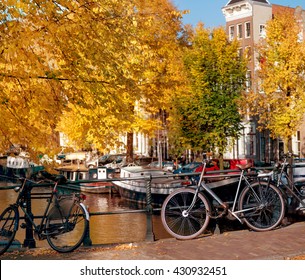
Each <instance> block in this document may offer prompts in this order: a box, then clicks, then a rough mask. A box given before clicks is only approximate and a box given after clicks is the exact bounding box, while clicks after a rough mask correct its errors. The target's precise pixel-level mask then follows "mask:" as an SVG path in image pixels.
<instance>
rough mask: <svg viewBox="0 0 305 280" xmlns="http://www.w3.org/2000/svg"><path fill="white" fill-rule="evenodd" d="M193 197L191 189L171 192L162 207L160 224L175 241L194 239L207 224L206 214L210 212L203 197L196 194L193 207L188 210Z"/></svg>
mask: <svg viewBox="0 0 305 280" xmlns="http://www.w3.org/2000/svg"><path fill="white" fill-rule="evenodd" d="M194 195H195V190H193V189H188V188H183V189H179V190H176V191H174V192H172V193H171V194H170V195H169V196H168V197H167V198H166V199H165V201H164V203H163V205H162V209H161V220H162V224H163V226H164V228H165V229H166V231H167V232H168V233H169V234H170V235H172V236H173V237H175V238H177V239H192V238H195V237H197V236H199V235H200V234H201V233H202V232H203V231H204V230H205V229H206V228H207V226H208V224H209V220H210V216H209V215H208V213H209V212H210V211H211V207H210V203H209V201H208V200H207V199H206V197H205V196H204V195H202V194H201V193H198V196H197V198H196V201H195V204H194V206H193V207H192V208H191V209H189V207H190V205H191V204H192V201H193V198H194ZM188 209H189V211H188V212H187V211H186V210H188Z"/></svg>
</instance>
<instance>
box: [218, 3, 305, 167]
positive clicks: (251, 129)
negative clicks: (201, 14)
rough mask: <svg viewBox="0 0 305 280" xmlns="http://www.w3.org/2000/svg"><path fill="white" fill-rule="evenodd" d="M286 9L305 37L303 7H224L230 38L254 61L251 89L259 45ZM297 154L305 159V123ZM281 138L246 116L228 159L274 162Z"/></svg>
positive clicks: (295, 145)
mask: <svg viewBox="0 0 305 280" xmlns="http://www.w3.org/2000/svg"><path fill="white" fill-rule="evenodd" d="M282 10H288V11H291V13H294V14H295V15H296V17H297V19H298V20H299V22H300V24H301V26H302V28H303V34H300V36H301V38H305V37H304V34H305V11H304V10H303V9H302V7H296V8H291V7H286V6H281V5H276V4H271V3H270V1H268V0H230V1H228V3H227V4H226V5H225V6H224V7H223V8H222V12H223V14H224V16H225V19H226V31H227V34H228V37H229V39H231V40H232V39H233V38H237V39H238V40H239V41H240V50H239V52H240V54H243V53H244V54H246V55H248V56H249V58H250V62H249V64H248V71H247V77H246V88H247V90H253V91H256V88H257V87H256V82H257V81H258V79H257V69H258V59H257V57H258V55H257V53H256V52H255V45H256V44H257V43H258V42H259V40H260V39H261V38H262V37H264V36H265V28H266V24H267V21H269V20H271V19H272V18H273V16H274V15H275V14H277V13H279V12H281V11H282ZM292 141H293V152H294V153H299V155H300V157H305V123H304V125H303V126H301V127H300V129H299V131H296V133H295V135H294V136H293V140H292ZM283 148H284V144H283V142H282V141H281V139H276V140H273V139H271V138H270V135H269V132H268V131H264V132H259V131H258V130H257V122H256V120H255V119H254V118H249V117H248V116H246V117H245V128H244V131H243V133H242V136H241V137H240V139H239V140H238V141H237V143H236V145H235V146H234V148H233V150H232V151H230V153H229V155H227V156H228V157H237V158H238V157H239V158H242V157H246V158H252V159H253V160H255V161H257V162H268V163H269V162H270V161H273V160H275V159H276V158H278V156H279V153H280V152H281V151H283Z"/></svg>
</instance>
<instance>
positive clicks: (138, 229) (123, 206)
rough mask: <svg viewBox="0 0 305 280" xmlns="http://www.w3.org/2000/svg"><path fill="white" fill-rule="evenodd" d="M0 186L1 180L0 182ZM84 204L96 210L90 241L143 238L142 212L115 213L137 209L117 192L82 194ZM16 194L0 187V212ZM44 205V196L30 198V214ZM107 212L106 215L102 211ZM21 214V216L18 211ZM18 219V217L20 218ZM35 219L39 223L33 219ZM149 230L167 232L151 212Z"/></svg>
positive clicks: (44, 190) (38, 212) (39, 212)
mask: <svg viewBox="0 0 305 280" xmlns="http://www.w3.org/2000/svg"><path fill="white" fill-rule="evenodd" d="M0 187H1V183H0ZM49 191H50V189H49V188H34V189H33V191H32V192H42V193H47V192H49ZM86 196H87V199H86V201H85V204H86V206H87V207H88V208H89V211H90V213H96V212H98V213H100V214H102V215H93V216H91V218H90V238H91V240H92V243H93V244H111V243H125V242H139V241H143V240H145V237H146V220H147V218H146V214H145V213H124V214H113V213H115V212H124V211H130V210H132V209H137V208H138V205H134V204H130V203H128V202H127V201H126V200H123V199H122V198H121V197H120V196H119V195H110V194H86ZM16 198H17V194H16V193H15V192H14V190H12V189H10V190H0V211H1V212H2V211H3V209H4V208H6V207H7V206H8V205H9V204H10V203H14V202H15V200H16ZM46 205H47V202H46V199H33V200H32V212H33V214H34V215H36V216H37V215H42V214H43V212H44V209H45V207H46ZM107 212H111V213H112V214H111V215H109V214H107V215H106V213H107ZM21 216H23V215H22V214H21ZM21 222H22V220H21ZM35 222H39V221H38V220H35ZM153 229H154V235H155V238H156V239H162V238H167V237H169V235H168V234H167V233H166V232H165V230H164V229H163V226H162V223H161V219H160V216H159V214H158V213H157V214H156V215H153ZM24 238H25V230H23V229H21V228H19V230H18V232H17V239H18V240H20V242H23V241H24ZM36 246H37V247H38V246H39V247H44V246H48V244H47V242H46V241H37V240H36Z"/></svg>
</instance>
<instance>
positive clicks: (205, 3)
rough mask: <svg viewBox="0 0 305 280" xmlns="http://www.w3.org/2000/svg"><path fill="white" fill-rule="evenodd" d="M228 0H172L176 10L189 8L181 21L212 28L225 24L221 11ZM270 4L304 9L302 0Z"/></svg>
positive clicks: (279, 1) (280, 0) (285, 0)
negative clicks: (202, 24) (200, 23)
mask: <svg viewBox="0 0 305 280" xmlns="http://www.w3.org/2000/svg"><path fill="white" fill-rule="evenodd" d="M228 1H229V0H172V2H173V3H174V4H175V5H176V7H177V8H178V10H190V14H187V15H184V17H183V22H184V23H185V24H192V25H193V26H196V25H197V23H198V22H199V21H201V22H203V23H204V25H205V27H207V28H214V27H218V26H221V25H223V26H224V25H225V18H224V16H223V14H222V12H221V8H222V7H224V6H225V5H226V4H227V3H228ZM269 2H271V4H277V5H283V6H289V7H293V8H295V7H297V6H301V7H302V8H303V9H305V1H304V0H274V1H272V0H269Z"/></svg>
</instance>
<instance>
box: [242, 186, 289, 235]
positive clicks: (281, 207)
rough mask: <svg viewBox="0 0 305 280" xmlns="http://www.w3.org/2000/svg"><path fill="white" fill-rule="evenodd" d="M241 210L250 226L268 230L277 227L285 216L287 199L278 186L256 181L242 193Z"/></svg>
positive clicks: (256, 229) (254, 228)
mask: <svg viewBox="0 0 305 280" xmlns="http://www.w3.org/2000/svg"><path fill="white" fill-rule="evenodd" d="M239 210H240V211H242V218H243V220H244V222H245V223H246V224H247V226H248V227H249V228H251V229H253V230H255V231H268V230H271V229H273V228H275V227H277V226H278V225H279V224H280V223H281V221H282V219H283V218H284V215H285V201H284V199H283V196H282V194H281V192H280V190H279V189H278V188H277V187H276V186H274V185H272V184H268V183H267V182H260V183H259V182H255V183H252V184H251V186H250V187H246V188H245V189H244V190H243V191H242V193H241V194H240V197H239Z"/></svg>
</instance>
